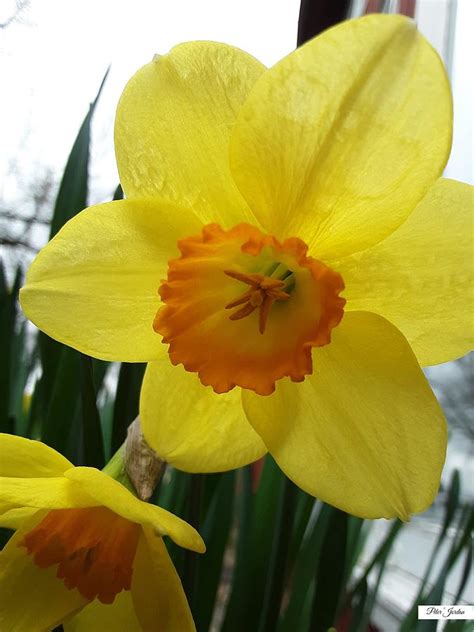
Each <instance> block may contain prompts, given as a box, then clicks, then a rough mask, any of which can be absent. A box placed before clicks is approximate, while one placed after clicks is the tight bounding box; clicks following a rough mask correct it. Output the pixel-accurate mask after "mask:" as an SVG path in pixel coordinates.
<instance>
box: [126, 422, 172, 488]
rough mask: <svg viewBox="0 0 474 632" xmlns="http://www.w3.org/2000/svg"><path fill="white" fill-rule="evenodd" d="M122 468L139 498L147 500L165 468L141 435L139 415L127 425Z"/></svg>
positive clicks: (163, 463) (164, 462)
mask: <svg viewBox="0 0 474 632" xmlns="http://www.w3.org/2000/svg"><path fill="white" fill-rule="evenodd" d="M123 461H124V469H125V471H126V473H127V474H128V476H129V478H130V481H131V482H132V484H133V487H134V488H135V490H136V492H137V495H138V497H139V498H140V499H141V500H149V498H151V495H152V494H153V491H154V490H155V487H156V486H157V485H158V483H159V481H160V479H161V477H162V475H163V473H164V471H165V468H166V461H163V460H162V459H160V458H159V457H158V455H157V454H156V452H154V451H153V450H152V449H151V448H150V446H149V445H148V443H147V442H146V440H145V437H144V436H143V433H142V430H141V426H140V417H137V418H136V419H135V421H134V422H133V423H131V424H130V426H129V427H128V432H127V438H126V440H125V443H124V447H123Z"/></svg>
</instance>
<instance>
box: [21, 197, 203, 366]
mask: <svg viewBox="0 0 474 632" xmlns="http://www.w3.org/2000/svg"><path fill="white" fill-rule="evenodd" d="M201 226H202V225H201V223H200V222H199V220H197V219H196V217H195V215H194V214H193V213H192V212H191V211H190V210H187V209H186V208H181V207H179V208H178V207H176V206H175V205H173V204H169V203H165V202H161V201H159V200H121V201H117V202H109V203H107V204H99V205H98V206H93V207H91V208H88V209H86V210H85V211H83V212H82V213H79V214H78V215H76V217H74V218H73V219H72V220H70V221H69V222H68V223H67V224H66V225H65V226H64V227H63V229H62V230H61V231H60V232H59V233H58V234H57V235H56V237H55V238H54V239H53V240H52V241H51V242H50V243H49V244H48V245H47V246H46V247H45V248H43V250H41V252H40V253H39V255H38V256H37V257H36V259H35V260H34V262H33V264H32V265H31V267H30V269H29V271H28V274H27V278H26V285H25V287H24V288H23V289H22V290H21V293H20V301H21V305H22V308H23V310H24V312H25V314H26V315H27V316H28V318H30V320H32V321H33V322H34V323H35V325H37V326H38V327H39V328H40V329H41V330H43V331H44V332H46V333H47V334H48V335H49V336H51V337H52V338H54V339H56V340H59V341H60V342H62V343H64V344H66V345H69V346H71V347H74V348H75V349H78V350H79V351H82V352H83V353H87V354H88V355H92V356H94V357H98V358H102V359H104V360H120V361H124V362H142V361H143V362H146V361H148V360H152V359H153V358H154V357H156V356H157V354H158V352H159V348H160V340H159V338H158V336H157V335H156V334H155V333H154V331H153V319H154V317H155V314H156V312H157V310H158V308H159V306H160V298H159V296H158V287H159V285H160V282H161V279H162V278H163V276H166V270H167V265H168V260H169V259H170V258H172V257H175V256H177V255H178V254H179V251H178V249H177V247H176V241H177V240H178V239H179V238H181V237H184V236H186V235H189V234H190V233H191V234H192V233H193V232H198V231H199V230H200V228H201Z"/></svg>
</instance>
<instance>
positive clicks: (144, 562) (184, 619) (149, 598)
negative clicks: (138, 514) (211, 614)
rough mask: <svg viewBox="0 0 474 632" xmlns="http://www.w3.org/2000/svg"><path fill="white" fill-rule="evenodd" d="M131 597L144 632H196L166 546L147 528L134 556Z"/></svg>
mask: <svg viewBox="0 0 474 632" xmlns="http://www.w3.org/2000/svg"><path fill="white" fill-rule="evenodd" d="M132 597H133V602H134V604H135V612H136V614H137V617H138V619H139V621H140V623H141V626H142V629H143V630H153V631H154V632H194V631H195V629H196V628H195V626H194V622H193V618H192V615H191V611H190V609H189V606H188V602H187V600H186V596H185V594H184V590H183V587H182V585H181V580H180V579H179V576H178V574H177V572H176V570H175V568H174V566H173V563H172V561H171V559H170V556H169V554H168V551H167V550H166V546H165V544H164V542H163V540H162V539H161V538H160V537H157V536H156V535H154V534H153V533H152V532H151V530H150V529H147V528H146V527H145V529H144V534H143V535H142V536H141V537H140V540H139V541H138V547H137V553H136V555H135V562H134V572H133V578H132Z"/></svg>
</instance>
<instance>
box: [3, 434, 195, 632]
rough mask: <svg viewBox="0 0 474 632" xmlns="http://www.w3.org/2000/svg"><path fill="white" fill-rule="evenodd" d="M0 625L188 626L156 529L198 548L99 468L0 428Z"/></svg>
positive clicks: (16, 628) (183, 526)
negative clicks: (0, 537)
mask: <svg viewBox="0 0 474 632" xmlns="http://www.w3.org/2000/svg"><path fill="white" fill-rule="evenodd" d="M0 453H1V455H2V457H1V459H0V525H1V526H3V527H9V528H13V529H16V532H15V534H14V535H13V536H12V537H11V538H10V540H9V541H8V543H7V544H6V546H5V547H4V549H3V550H2V551H1V552H0V629H1V630H2V631H5V632H6V631H7V630H8V632H47V631H49V630H52V629H53V628H55V627H56V626H57V625H59V624H60V623H62V624H63V627H64V629H65V631H66V632H119V631H120V630H127V632H149V631H151V630H156V632H160V631H161V632H193V631H194V630H195V626H194V622H193V619H192V615H191V612H190V609H189V606H188V603H187V600H186V596H185V594H184V591H183V588H182V586H181V581H180V579H179V577H178V575H177V573H176V570H175V569H174V566H173V563H172V562H171V560H170V557H169V555H168V552H167V550H166V546H165V544H164V542H163V536H164V535H168V536H169V537H170V538H171V539H172V540H173V541H174V542H176V544H178V545H180V546H183V547H185V548H188V549H191V550H193V551H197V552H200V553H202V552H203V551H204V550H205V546H204V543H203V541H202V539H201V538H200V536H199V534H198V533H197V532H196V531H195V530H194V529H193V528H192V527H191V526H190V525H188V524H187V523H186V522H184V521H183V520H181V519H180V518H178V517H176V516H174V515H173V514H171V513H169V512H168V511H165V510H164V509H161V508H160V507H156V506H154V505H149V504H147V503H144V502H142V501H140V500H138V499H137V498H136V497H135V496H134V495H133V494H132V493H131V492H130V491H129V490H128V489H126V488H125V487H124V486H123V485H121V484H120V483H119V482H117V481H115V480H114V479H112V478H111V477H109V476H108V475H107V474H105V473H104V472H101V471H99V470H96V469H94V468H90V467H74V466H73V465H72V464H71V463H70V462H69V461H68V460H67V459H65V458H64V457H63V456H61V455H60V454H59V453H58V452H56V451H55V450H53V449H52V448H49V447H48V446H46V445H44V444H42V443H39V442H37V441H31V440H29V439H24V438H22V437H15V436H11V435H5V434H0Z"/></svg>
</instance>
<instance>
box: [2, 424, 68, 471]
mask: <svg viewBox="0 0 474 632" xmlns="http://www.w3.org/2000/svg"><path fill="white" fill-rule="evenodd" d="M0 454H1V457H0V476H15V477H22V476H25V477H38V478H39V477H41V476H61V474H62V473H63V472H64V471H65V470H68V469H69V468H70V467H72V463H70V462H69V461H68V460H67V459H66V458H65V457H64V456H63V455H62V454H59V452H56V450H53V448H50V447H49V446H47V445H46V444H44V443H41V442H40V441H32V440H31V439H25V438H24V437H16V436H14V435H10V434H4V433H0Z"/></svg>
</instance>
